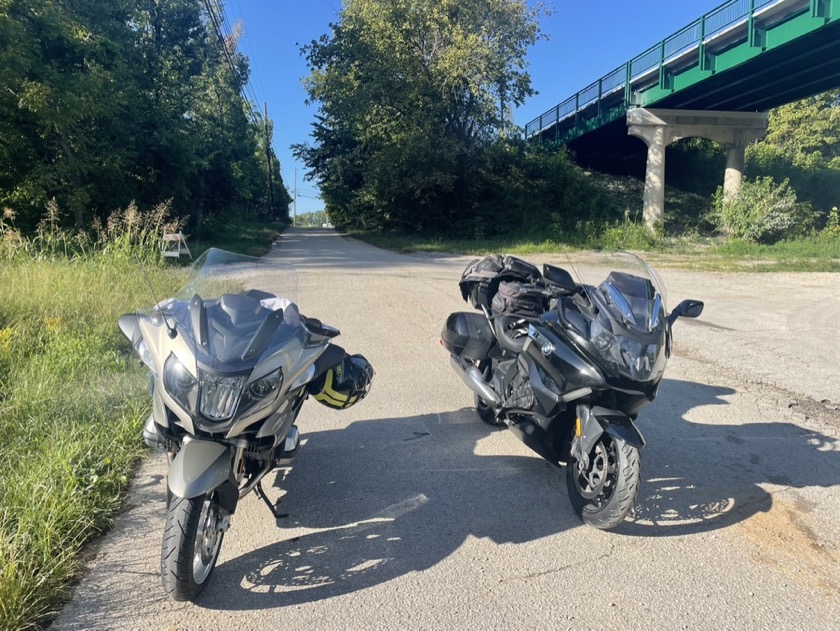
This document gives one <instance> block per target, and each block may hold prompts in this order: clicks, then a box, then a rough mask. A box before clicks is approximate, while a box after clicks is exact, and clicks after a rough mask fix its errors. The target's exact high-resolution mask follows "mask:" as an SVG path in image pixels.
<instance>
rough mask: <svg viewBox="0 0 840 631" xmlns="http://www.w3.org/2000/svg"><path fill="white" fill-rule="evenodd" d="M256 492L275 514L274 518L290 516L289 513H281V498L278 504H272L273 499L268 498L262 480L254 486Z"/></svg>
mask: <svg viewBox="0 0 840 631" xmlns="http://www.w3.org/2000/svg"><path fill="white" fill-rule="evenodd" d="M254 492H255V493H256V494H257V497H259V498H260V499H261V500H262V501H263V502H265V505H266V506H268V510H270V511H271V514H272V515H274V519H282V518H283V517H288V516H289V513H281V512H280V500H277V504H272V503H271V500H269V499H268V496H267V495H266V494H265V491H263V487H262V482H257V486H256V487H254Z"/></svg>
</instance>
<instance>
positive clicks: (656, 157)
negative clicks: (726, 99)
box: [627, 108, 767, 231]
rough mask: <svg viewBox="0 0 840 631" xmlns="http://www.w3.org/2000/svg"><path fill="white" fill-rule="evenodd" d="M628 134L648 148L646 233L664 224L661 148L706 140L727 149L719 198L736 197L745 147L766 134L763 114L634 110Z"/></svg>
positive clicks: (765, 116)
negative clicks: (680, 141) (684, 139)
mask: <svg viewBox="0 0 840 631" xmlns="http://www.w3.org/2000/svg"><path fill="white" fill-rule="evenodd" d="M627 127H628V133H629V134H630V135H631V136H636V137H637V138H641V139H642V140H643V141H644V142H645V144H646V145H647V147H648V156H647V172H646V174H645V197H644V219H645V225H646V226H647V227H648V229H649V230H651V231H653V230H657V229H658V228H661V227H662V226H663V225H664V223H665V148H666V147H667V146H668V145H670V144H671V143H672V142H674V141H675V140H679V139H681V138H708V139H709V140H714V141H715V142H718V143H720V144H722V145H724V146H726V147H727V148H728V152H727V156H726V173H725V174H724V180H723V194H724V196H725V197H726V198H730V199H731V198H732V197H735V196H737V195H738V193H739V192H740V190H741V179H742V177H743V173H744V152H745V150H746V148H747V145H748V144H750V143H752V142H755V141H757V140H761V139H762V138H764V136H765V134H766V133H767V112H709V111H702V110H660V109H645V108H636V109H632V110H629V111H628V112H627Z"/></svg>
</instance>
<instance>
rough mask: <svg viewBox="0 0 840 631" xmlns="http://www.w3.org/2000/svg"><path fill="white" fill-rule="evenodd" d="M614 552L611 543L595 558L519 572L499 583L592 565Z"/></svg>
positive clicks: (524, 579) (525, 579) (613, 545)
mask: <svg viewBox="0 0 840 631" xmlns="http://www.w3.org/2000/svg"><path fill="white" fill-rule="evenodd" d="M613 552H615V544H612V543H611V544H609V549H608V550H607V551H606V552H604V553H603V554H601V555H599V556H597V557H595V558H594V559H586V560H583V561H577V562H576V563H568V564H566V565H562V566H560V567H556V568H552V569H550V570H543V571H542V572H529V573H528V574H518V575H515V576H508V577H505V578H502V579H500V580H499V583H500V584H502V583H513V582H516V581H527V580H530V579H533V578H541V577H543V576H550V575H552V574H558V573H560V572H564V571H566V570H570V569H572V568H576V567H585V566H587V565H590V564H591V563H598V562H600V561H603V560H604V559H608V558H610V557H611V556H612V554H613Z"/></svg>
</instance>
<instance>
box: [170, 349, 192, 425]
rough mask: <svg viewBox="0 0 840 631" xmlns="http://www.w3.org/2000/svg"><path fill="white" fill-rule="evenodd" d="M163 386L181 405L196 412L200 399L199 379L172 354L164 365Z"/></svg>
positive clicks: (189, 410)
mask: <svg viewBox="0 0 840 631" xmlns="http://www.w3.org/2000/svg"><path fill="white" fill-rule="evenodd" d="M163 387H164V388H166V391H167V392H168V393H169V395H170V396H171V397H172V398H173V399H175V400H176V401H177V402H178V403H179V404H180V405H181V407H183V408H184V409H185V410H187V411H188V412H194V411H195V408H196V401H197V399H198V380H197V379H196V378H195V377H193V376H192V374H191V373H190V371H189V370H187V367H186V366H184V364H182V363H181V361H180V360H179V359H178V358H177V357H175V355H170V356H169V357H167V359H166V363H165V364H164V365H163Z"/></svg>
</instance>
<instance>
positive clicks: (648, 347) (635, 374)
mask: <svg viewBox="0 0 840 631" xmlns="http://www.w3.org/2000/svg"><path fill="white" fill-rule="evenodd" d="M589 341H591V342H592V345H593V346H594V347H595V350H596V351H598V354H599V355H600V356H601V358H602V359H603V360H604V361H605V362H606V363H607V365H608V366H609V367H611V368H614V369H616V370H617V371H618V372H619V373H621V374H622V375H624V376H626V377H629V378H630V379H634V380H636V381H645V380H647V379H649V378H650V377H651V376H652V375H653V373H654V369H655V368H656V364H657V358H658V355H659V350H660V349H661V345H660V344H640V343H639V342H637V341H635V340H632V339H630V338H629V337H626V336H624V335H615V334H614V333H613V332H612V331H610V330H609V329H607V328H606V327H604V326H603V325H602V324H600V323H599V322H592V323H591V324H590V326H589Z"/></svg>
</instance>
